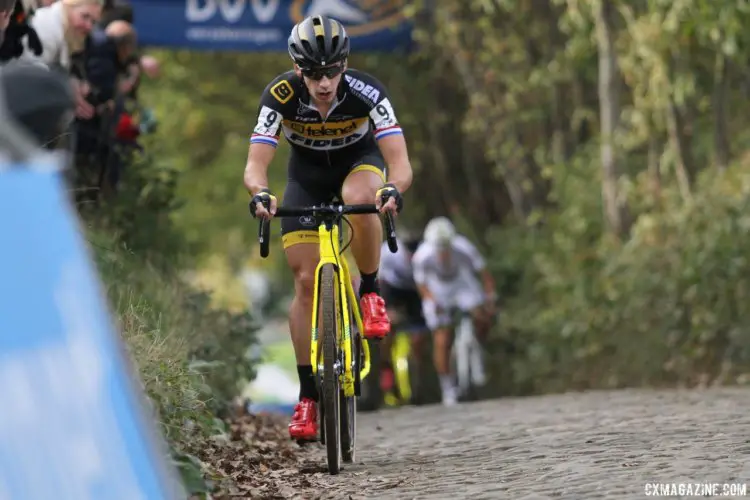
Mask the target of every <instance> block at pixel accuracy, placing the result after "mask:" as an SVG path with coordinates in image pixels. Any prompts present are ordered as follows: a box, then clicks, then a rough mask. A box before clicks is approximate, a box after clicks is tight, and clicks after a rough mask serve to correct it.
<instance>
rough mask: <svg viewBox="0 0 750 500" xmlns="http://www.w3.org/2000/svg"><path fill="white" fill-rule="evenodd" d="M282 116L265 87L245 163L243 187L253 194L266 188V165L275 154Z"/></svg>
mask: <svg viewBox="0 0 750 500" xmlns="http://www.w3.org/2000/svg"><path fill="white" fill-rule="evenodd" d="M282 118H283V116H282V111H281V108H280V107H279V105H278V103H277V102H275V101H274V99H273V97H271V96H270V95H269V93H268V89H266V91H265V92H264V93H263V96H261V100H260V106H259V109H258V121H257V123H256V124H255V128H253V135H252V136H251V137H250V148H249V150H248V154H247V164H246V165H245V175H244V181H245V187H246V188H247V190H248V191H249V192H250V193H251V194H253V195H255V194H257V193H258V191H260V190H261V189H267V188H268V166H269V165H270V164H271V161H272V160H273V157H274V156H275V154H276V146H277V145H278V143H279V132H280V129H281V121H282Z"/></svg>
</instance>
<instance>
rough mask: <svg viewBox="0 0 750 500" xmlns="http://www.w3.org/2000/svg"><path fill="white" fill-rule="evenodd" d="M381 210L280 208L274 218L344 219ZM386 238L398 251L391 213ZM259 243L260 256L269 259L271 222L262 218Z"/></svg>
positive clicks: (361, 207)
mask: <svg viewBox="0 0 750 500" xmlns="http://www.w3.org/2000/svg"><path fill="white" fill-rule="evenodd" d="M377 213H379V210H378V209H377V208H376V207H375V205H374V204H368V205H341V204H328V205H319V206H315V205H313V206H310V207H278V208H277V209H276V214H275V215H274V217H301V216H303V215H312V216H323V217H342V216H344V215H364V214H377ZM385 238H386V241H387V242H388V249H389V250H390V251H391V252H392V253H396V252H397V251H398V242H397V241H396V223H395V221H394V220H393V215H391V213H390V212H387V213H386V214H385ZM258 243H260V256H261V257H262V258H264V259H265V258H266V257H268V253H269V251H270V246H271V221H270V220H269V219H266V218H262V219H260V220H259V221H258Z"/></svg>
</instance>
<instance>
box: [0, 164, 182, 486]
mask: <svg viewBox="0 0 750 500" xmlns="http://www.w3.org/2000/svg"><path fill="white" fill-rule="evenodd" d="M0 167H3V165H0ZM52 170H53V169H51V168H48V169H44V170H41V169H40V170H35V171H32V170H28V169H13V170H5V171H2V169H1V168H0V235H1V236H0V498H1V499H11V498H12V499H16V498H18V499H24V500H36V499H38V500H49V499H52V498H54V499H58V500H62V499H71V500H73V499H76V500H81V499H92V500H103V499H107V500H117V499H122V500H140V499H144V500H145V499H172V498H186V495H185V493H184V492H183V491H182V489H181V487H180V486H179V484H178V483H176V482H174V480H173V479H174V478H175V477H176V475H174V474H173V470H172V469H171V466H169V465H167V464H166V457H165V456H163V453H164V451H165V449H166V448H165V447H163V446H162V442H161V440H160V438H159V437H158V435H157V434H156V431H155V428H154V425H153V422H152V421H151V420H150V418H149V417H148V416H147V413H146V412H145V411H144V407H143V405H142V403H143V400H142V399H141V397H140V395H139V391H140V388H139V387H138V386H137V385H136V384H135V383H134V380H133V378H131V373H130V370H129V366H128V365H127V360H126V358H125V357H124V356H123V352H124V351H123V345H122V341H121V339H120V336H119V335H118V334H117V333H116V331H115V329H114V328H113V321H112V320H111V318H110V316H109V314H108V308H107V306H106V302H105V298H104V295H103V290H102V287H101V286H100V283H99V281H98V278H97V276H96V272H95V269H94V266H93V264H92V262H91V259H90V256H89V253H88V251H87V249H86V246H85V244H84V240H83V238H82V235H81V234H80V231H79V227H78V224H77V217H76V215H75V214H74V212H73V210H72V208H71V206H70V204H69V201H68V199H67V197H66V195H65V192H64V190H63V189H64V188H63V185H62V182H61V181H60V179H59V178H58V175H59V174H57V173H54V172H53V171H52Z"/></svg>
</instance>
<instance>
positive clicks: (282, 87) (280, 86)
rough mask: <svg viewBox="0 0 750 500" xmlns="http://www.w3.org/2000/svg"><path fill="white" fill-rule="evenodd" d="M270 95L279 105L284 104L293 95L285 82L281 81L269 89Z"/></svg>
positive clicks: (292, 91)
mask: <svg viewBox="0 0 750 500" xmlns="http://www.w3.org/2000/svg"><path fill="white" fill-rule="evenodd" d="M270 92H271V95H272V96H274V97H275V98H276V100H277V101H279V102H280V103H281V104H286V103H287V102H289V99H291V98H292V96H293V95H294V90H292V86H291V85H290V84H289V82H288V81H286V80H281V81H280V82H279V83H277V84H276V85H274V86H273V87H271V90H270Z"/></svg>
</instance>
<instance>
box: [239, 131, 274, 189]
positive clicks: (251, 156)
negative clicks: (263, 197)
mask: <svg viewBox="0 0 750 500" xmlns="http://www.w3.org/2000/svg"><path fill="white" fill-rule="evenodd" d="M275 155H276V148H275V147H273V146H270V145H268V144H260V143H255V144H250V149H249V151H248V153H247V164H246V165H245V176H244V180H245V187H246V188H247V190H248V192H250V193H251V194H252V195H255V194H257V193H258V192H259V191H260V190H261V189H267V188H268V166H269V165H270V164H271V160H273V157H274V156H275Z"/></svg>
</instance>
